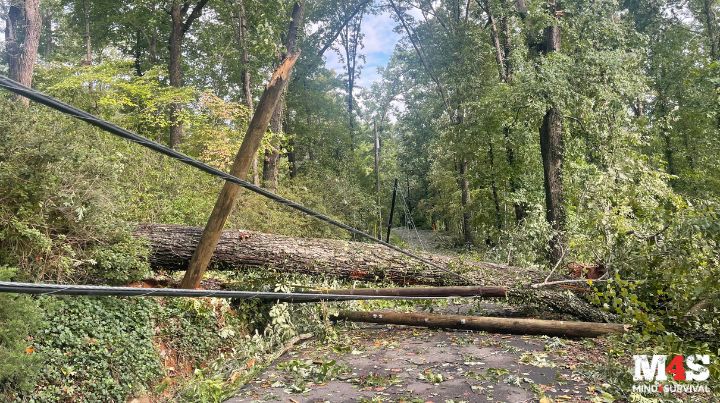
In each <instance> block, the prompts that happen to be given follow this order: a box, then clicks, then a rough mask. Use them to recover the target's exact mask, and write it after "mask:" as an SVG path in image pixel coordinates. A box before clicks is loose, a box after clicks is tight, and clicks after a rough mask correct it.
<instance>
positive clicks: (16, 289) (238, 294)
mask: <svg viewBox="0 0 720 403" xmlns="http://www.w3.org/2000/svg"><path fill="white" fill-rule="evenodd" d="M0 292H8V293H17V294H34V295H87V296H114V297H195V298H197V297H215V298H234V299H263V300H272V301H283V302H319V301H353V300H397V299H406V300H407V299H421V300H426V299H440V298H447V297H445V296H442V297H432V296H431V297H403V296H397V295H348V294H333V293H327V294H326V293H301V292H287V293H285V292H256V291H228V290H187V289H178V288H135V287H111V286H100V285H75V284H40V283H16V282H12V281H0Z"/></svg>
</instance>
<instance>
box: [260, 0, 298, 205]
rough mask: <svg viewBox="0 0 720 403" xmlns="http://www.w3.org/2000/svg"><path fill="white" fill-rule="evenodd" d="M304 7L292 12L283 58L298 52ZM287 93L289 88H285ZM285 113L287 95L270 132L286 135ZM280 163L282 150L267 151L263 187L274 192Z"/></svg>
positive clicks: (283, 97) (273, 119)
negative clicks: (299, 31)
mask: <svg viewBox="0 0 720 403" xmlns="http://www.w3.org/2000/svg"><path fill="white" fill-rule="evenodd" d="M303 10H304V7H303V6H302V5H301V4H300V2H295V5H294V6H293V10H292V17H291V20H290V27H289V28H288V33H287V36H286V37H285V44H284V45H285V52H283V55H282V56H281V57H282V58H284V57H285V56H286V55H287V54H288V53H293V52H295V50H296V47H297V46H296V42H297V32H298V28H299V26H300V23H301V22H302V18H303ZM285 91H287V88H285ZM284 112H285V94H283V95H282V96H281V97H280V102H279V103H278V105H277V107H276V108H275V111H273V117H272V119H271V120H270V130H272V131H273V133H278V134H281V133H284V130H283V121H284V117H285V116H284ZM279 162H280V150H279V149H277V148H275V147H273V148H271V149H267V150H265V157H264V158H263V187H265V188H266V189H269V190H271V191H273V192H275V191H276V190H277V187H278V163H279Z"/></svg>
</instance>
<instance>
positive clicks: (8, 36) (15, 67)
mask: <svg viewBox="0 0 720 403" xmlns="http://www.w3.org/2000/svg"><path fill="white" fill-rule="evenodd" d="M41 30H42V17H41V15H40V0H24V1H20V2H11V3H10V5H9V6H8V13H7V17H6V20H5V42H6V45H5V49H6V54H7V62H8V67H9V76H10V78H11V79H13V80H15V81H17V82H19V83H20V84H22V85H24V86H27V87H32V78H33V71H34V69H35V62H36V61H37V55H38V47H39V46H40V31H41ZM14 99H17V100H18V101H19V102H20V103H21V104H23V105H24V106H29V105H30V100H29V99H27V98H24V97H21V96H19V95H16V96H14Z"/></svg>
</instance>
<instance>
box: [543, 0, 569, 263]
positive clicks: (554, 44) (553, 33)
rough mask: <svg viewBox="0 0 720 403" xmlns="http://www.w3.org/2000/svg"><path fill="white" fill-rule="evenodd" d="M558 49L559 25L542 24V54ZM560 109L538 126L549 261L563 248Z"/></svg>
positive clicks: (558, 257) (552, 110)
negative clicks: (543, 33) (543, 40)
mask: <svg viewBox="0 0 720 403" xmlns="http://www.w3.org/2000/svg"><path fill="white" fill-rule="evenodd" d="M550 6H551V7H550V12H551V15H552V16H553V18H555V14H556V12H557V11H558V10H557V9H556V3H555V2H552V3H550ZM559 49H560V27H559V26H557V25H551V26H549V27H547V28H545V54H546V55H548V54H550V53H553V52H557V51H558V50H559ZM562 130H563V129H562V113H561V112H560V110H559V109H558V108H557V107H556V106H551V107H550V108H549V109H548V110H547V111H546V112H545V117H544V118H543V122H542V126H541V127H540V154H541V156H542V162H543V179H544V181H543V182H544V187H545V210H546V215H545V216H546V219H547V222H548V223H549V224H550V226H551V227H552V230H553V234H552V237H551V238H550V256H549V257H550V262H551V263H552V264H555V263H557V262H559V261H560V260H561V259H562V257H563V255H564V250H565V241H564V231H565V206H564V188H563V180H562V165H563V148H564V147H563V134H562Z"/></svg>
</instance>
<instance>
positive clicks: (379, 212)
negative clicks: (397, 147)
mask: <svg viewBox="0 0 720 403" xmlns="http://www.w3.org/2000/svg"><path fill="white" fill-rule="evenodd" d="M373 154H374V157H375V158H374V162H375V164H374V170H375V208H376V209H377V218H378V222H377V228H378V230H377V236H378V239H380V238H381V237H382V207H381V204H380V203H381V200H380V136H379V133H378V129H377V123H376V122H373Z"/></svg>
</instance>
